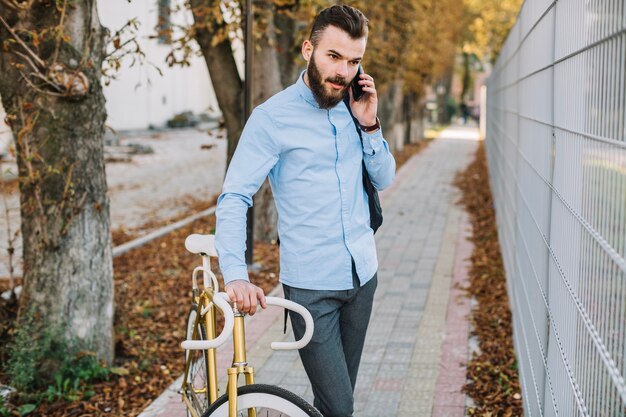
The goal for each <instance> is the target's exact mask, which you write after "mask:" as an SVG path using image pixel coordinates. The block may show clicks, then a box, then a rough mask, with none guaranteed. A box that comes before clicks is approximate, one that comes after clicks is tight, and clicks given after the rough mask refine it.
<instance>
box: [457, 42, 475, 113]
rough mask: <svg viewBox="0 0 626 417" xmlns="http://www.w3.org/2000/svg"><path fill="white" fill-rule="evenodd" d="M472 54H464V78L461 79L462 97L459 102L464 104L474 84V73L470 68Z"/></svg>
mask: <svg viewBox="0 0 626 417" xmlns="http://www.w3.org/2000/svg"><path fill="white" fill-rule="evenodd" d="M470 58H471V56H470V54H468V53H467V52H463V76H462V79H461V82H462V88H461V97H459V101H460V102H463V101H464V100H465V99H466V96H467V93H468V92H469V90H470V87H471V84H472V71H471V68H470Z"/></svg>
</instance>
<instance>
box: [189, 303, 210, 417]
mask: <svg viewBox="0 0 626 417" xmlns="http://www.w3.org/2000/svg"><path fill="white" fill-rule="evenodd" d="M197 315H198V306H197V305H195V304H194V305H193V306H192V307H191V310H190V311H189V315H188V316H187V332H186V333H187V334H186V339H187V340H192V339H193V340H206V330H205V329H204V325H203V324H202V322H200V323H198V329H197V331H196V334H195V335H194V324H195V322H196V317H197ZM189 355H191V360H190V364H189V374H188V375H187V383H188V384H189V385H188V386H187V390H186V391H187V392H186V394H187V398H189V399H190V401H191V403H192V405H193V407H194V408H195V410H196V412H197V413H198V414H202V413H204V411H205V410H206V409H207V408H208V406H209V397H208V395H207V392H208V391H207V389H208V388H207V376H208V374H209V368H208V363H209V358H208V356H207V355H208V354H207V351H206V350H187V351H185V361H187V360H189ZM187 417H191V413H190V412H189V410H187Z"/></svg>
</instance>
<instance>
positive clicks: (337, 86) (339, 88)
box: [327, 81, 345, 90]
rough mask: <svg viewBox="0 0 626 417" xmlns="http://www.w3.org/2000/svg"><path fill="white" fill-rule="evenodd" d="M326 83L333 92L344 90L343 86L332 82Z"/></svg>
mask: <svg viewBox="0 0 626 417" xmlns="http://www.w3.org/2000/svg"><path fill="white" fill-rule="evenodd" d="M327 83H328V84H330V86H331V88H333V89H334V90H342V89H344V88H345V84H337V83H334V82H332V81H327Z"/></svg>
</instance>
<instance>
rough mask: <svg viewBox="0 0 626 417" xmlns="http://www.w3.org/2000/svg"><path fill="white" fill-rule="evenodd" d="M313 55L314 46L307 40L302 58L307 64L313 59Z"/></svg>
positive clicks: (303, 44)
mask: <svg viewBox="0 0 626 417" xmlns="http://www.w3.org/2000/svg"><path fill="white" fill-rule="evenodd" d="M312 54H313V44H312V43H311V41H310V40H308V39H307V40H305V41H304V42H302V57H303V58H304V60H305V61H306V62H309V59H311V55H312Z"/></svg>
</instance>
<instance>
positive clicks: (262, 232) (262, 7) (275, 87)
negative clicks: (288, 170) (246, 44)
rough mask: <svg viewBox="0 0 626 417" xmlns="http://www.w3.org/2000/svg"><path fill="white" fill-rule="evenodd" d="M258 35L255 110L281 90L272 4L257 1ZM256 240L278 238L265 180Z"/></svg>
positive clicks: (259, 195) (258, 200)
mask: <svg viewBox="0 0 626 417" xmlns="http://www.w3.org/2000/svg"><path fill="white" fill-rule="evenodd" d="M254 22H255V28H254V32H255V33H260V34H261V36H260V37H258V38H256V43H255V45H254V70H253V77H252V98H253V103H252V105H253V106H254V107H256V106H258V105H259V104H261V103H263V102H264V101H265V100H267V99H268V98H270V97H271V96H273V95H274V94H276V93H278V92H279V91H280V90H282V88H283V85H282V82H281V79H280V67H279V64H278V51H277V49H276V48H277V45H276V44H277V40H276V27H275V25H274V7H273V5H272V2H271V1H265V0H255V1H254ZM254 206H255V208H254V239H255V240H259V241H262V242H270V241H272V240H276V238H277V237H278V227H277V222H278V212H277V211H276V205H275V204H274V198H273V196H272V190H271V188H270V186H269V182H268V181H267V180H265V182H264V183H263V185H262V186H261V188H260V189H259V191H258V192H257V193H256V195H255V196H254Z"/></svg>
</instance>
